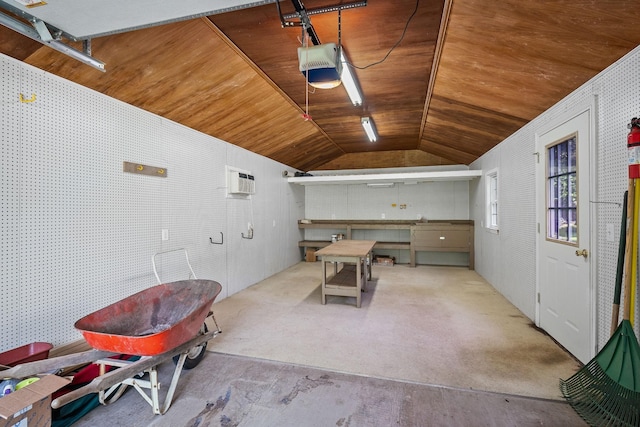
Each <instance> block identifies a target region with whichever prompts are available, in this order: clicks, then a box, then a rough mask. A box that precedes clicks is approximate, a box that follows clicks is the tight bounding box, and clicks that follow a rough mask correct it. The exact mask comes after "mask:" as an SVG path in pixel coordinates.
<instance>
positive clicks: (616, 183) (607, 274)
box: [470, 48, 640, 347]
mask: <svg viewBox="0 0 640 427" xmlns="http://www.w3.org/2000/svg"><path fill="white" fill-rule="evenodd" d="M638 70H640V48H636V49H635V50H634V51H632V52H631V53H630V54H628V55H627V56H625V57H624V58H622V59H621V60H619V61H618V62H616V63H615V64H613V65H612V66H611V67H609V68H607V69H606V70H605V71H603V72H602V73H601V74H599V75H598V76H596V77H595V78H594V79H592V80H591V81H589V82H587V83H586V84H585V85H583V86H582V87H580V88H578V89H577V90H576V91H574V92H573V93H571V94H570V95H569V96H567V97H566V98H565V99H563V100H562V101H560V102H559V103H558V104H556V105H555V106H553V107H552V108H551V109H549V110H547V111H545V112H544V113H543V114H541V115H540V116H539V117H537V118H536V119H535V120H533V121H532V122H530V123H529V124H528V125H526V126H525V127H523V128H522V129H520V130H519V131H517V132H516V133H515V134H513V135H511V136H510V137H509V138H507V139H506V140H505V141H503V142H502V143H500V144H499V145H498V146H496V147H495V148H494V149H493V150H491V151H490V152H488V153H486V154H485V155H484V156H482V157H481V158H480V159H478V160H477V161H476V162H474V163H473V164H471V169H482V170H483V171H489V170H491V169H494V168H498V170H499V172H498V173H499V178H498V179H499V217H500V232H499V234H495V233H492V232H489V231H488V230H486V229H484V228H483V227H481V224H484V215H485V210H484V209H485V185H486V184H485V179H484V178H483V179H481V180H478V181H473V182H472V184H471V187H470V212H471V219H473V220H474V221H475V224H476V234H475V243H476V260H475V267H476V271H477V272H478V273H480V274H481V275H482V276H483V277H484V278H486V279H487V280H488V281H489V282H490V283H491V284H492V285H493V286H494V287H495V288H496V289H497V290H498V291H500V292H501V293H502V294H503V295H504V296H505V297H507V299H509V301H511V302H512V303H513V304H514V305H516V306H517V307H518V308H519V309H520V310H521V311H522V312H523V313H524V314H525V315H527V316H528V317H529V318H531V319H534V318H535V306H536V302H535V292H536V256H535V254H536V252H535V251H536V218H535V193H534V188H535V181H534V178H535V163H534V162H535V159H536V157H535V156H534V154H533V153H534V152H535V151H536V147H535V135H536V132H539V131H540V130H542V129H545V127H548V125H549V124H550V123H553V122H554V120H555V119H557V118H559V117H561V116H563V115H564V114H566V112H568V111H572V110H573V109H575V108H577V107H579V106H582V105H588V104H589V103H590V102H592V100H593V99H594V97H596V98H597V102H596V105H597V109H598V111H597V124H596V129H597V131H596V134H597V137H596V140H597V141H596V144H597V147H596V156H597V158H596V160H595V164H596V168H595V169H596V170H595V174H594V175H592V177H591V178H592V179H593V180H594V181H595V182H596V185H597V189H596V197H595V200H592V201H591V202H592V204H595V205H596V207H595V210H596V218H594V219H592V225H593V227H592V229H593V231H592V241H593V244H592V245H591V251H592V260H593V262H595V263H596V277H595V284H596V299H597V301H596V306H597V325H598V331H597V336H598V343H599V346H600V347H601V346H603V345H604V344H605V343H606V342H607V341H608V339H609V326H610V320H611V305H612V303H613V292H614V281H615V274H616V261H617V250H618V236H619V233H620V218H621V212H622V209H621V206H620V205H619V204H620V203H621V201H622V197H623V194H624V191H625V190H626V188H627V177H628V173H627V151H626V135H627V132H628V129H627V124H628V123H629V122H630V120H631V118H633V117H638V116H640V103H639V102H638V100H640V73H639V72H638ZM607 224H612V225H613V227H614V230H615V239H614V240H615V241H610V240H607V239H606V236H605V232H606V231H605V230H606V226H607ZM636 326H637V325H636Z"/></svg>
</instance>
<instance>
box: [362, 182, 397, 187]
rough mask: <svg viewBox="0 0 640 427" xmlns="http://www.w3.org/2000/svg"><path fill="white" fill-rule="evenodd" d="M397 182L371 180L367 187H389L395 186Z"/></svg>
mask: <svg viewBox="0 0 640 427" xmlns="http://www.w3.org/2000/svg"><path fill="white" fill-rule="evenodd" d="M394 185H395V184H394V183H393V182H369V183H367V187H374V188H389V187H393V186H394Z"/></svg>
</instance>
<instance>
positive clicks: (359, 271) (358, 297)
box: [356, 259, 363, 308]
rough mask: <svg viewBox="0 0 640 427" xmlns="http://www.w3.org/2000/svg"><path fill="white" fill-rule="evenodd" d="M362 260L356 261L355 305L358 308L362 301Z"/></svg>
mask: <svg viewBox="0 0 640 427" xmlns="http://www.w3.org/2000/svg"><path fill="white" fill-rule="evenodd" d="M362 279H363V277H362V260H361V259H358V262H356V307H358V308H360V303H361V301H362Z"/></svg>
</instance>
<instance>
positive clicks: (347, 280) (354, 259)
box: [316, 240, 376, 308]
mask: <svg viewBox="0 0 640 427" xmlns="http://www.w3.org/2000/svg"><path fill="white" fill-rule="evenodd" d="M375 244H376V241H375V240H338V241H337V242H335V243H332V244H330V245H329V246H326V247H324V248H322V249H320V250H319V251H317V252H316V255H317V256H318V257H319V258H320V264H321V265H322V304H326V303H327V295H339V296H346V297H355V298H356V307H358V308H360V305H361V301H362V297H361V293H362V292H363V291H364V290H365V289H366V285H367V281H368V280H369V279H370V278H371V263H372V262H371V261H372V260H371V257H370V255H371V251H372V250H373V246H374V245H375ZM367 256H369V262H368V263H367ZM327 262H333V263H334V264H333V276H331V277H330V278H327ZM340 263H342V264H343V267H342V269H341V270H340V271H338V264H340Z"/></svg>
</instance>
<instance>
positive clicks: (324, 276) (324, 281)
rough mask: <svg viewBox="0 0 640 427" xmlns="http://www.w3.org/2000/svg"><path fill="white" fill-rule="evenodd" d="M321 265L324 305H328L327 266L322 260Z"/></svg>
mask: <svg viewBox="0 0 640 427" xmlns="http://www.w3.org/2000/svg"><path fill="white" fill-rule="evenodd" d="M320 264H322V304H326V303H327V295H326V294H325V290H326V289H327V264H326V263H325V262H324V260H323V259H321V260H320Z"/></svg>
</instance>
